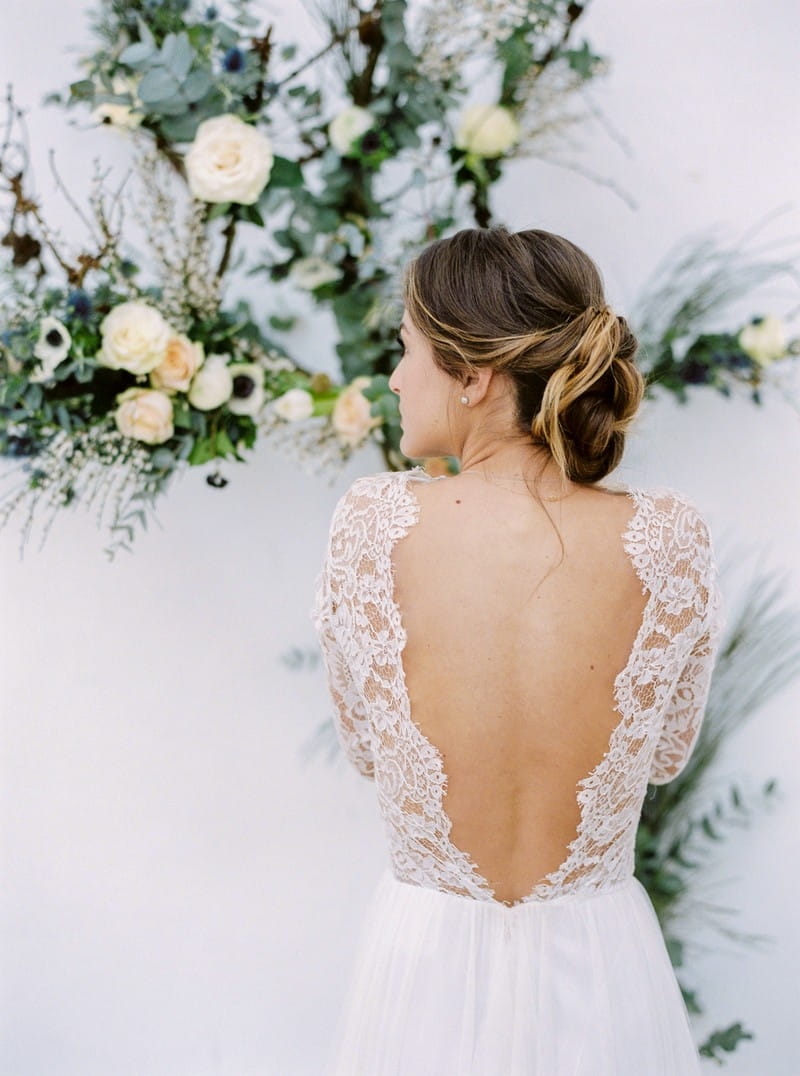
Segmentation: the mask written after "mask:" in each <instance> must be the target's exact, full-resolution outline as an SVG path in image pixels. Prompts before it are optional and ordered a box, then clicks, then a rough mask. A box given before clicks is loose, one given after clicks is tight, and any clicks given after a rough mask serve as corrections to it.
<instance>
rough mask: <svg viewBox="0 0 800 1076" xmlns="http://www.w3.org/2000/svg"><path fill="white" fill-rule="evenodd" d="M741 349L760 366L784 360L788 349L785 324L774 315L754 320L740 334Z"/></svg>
mask: <svg viewBox="0 0 800 1076" xmlns="http://www.w3.org/2000/svg"><path fill="white" fill-rule="evenodd" d="M739 347H740V348H741V349H742V351H744V352H745V354H746V355H749V356H750V358H751V359H752V360H753V361H754V362H757V363H758V364H759V366H766V365H767V364H768V363H770V362H773V361H774V360H775V359H782V358H783V356H784V355H785V354H786V348H787V343H786V331H785V329H784V327H783V322H782V321H780V319H779V318H776V317H775V316H774V315H772V314H768V315H767V317H765V318H756V319H754V320H753V321H752V322H751V324H750V325H747V326H745V328H744V329H742V331H741V332H740V333H739Z"/></svg>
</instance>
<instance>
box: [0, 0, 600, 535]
mask: <svg viewBox="0 0 800 1076" xmlns="http://www.w3.org/2000/svg"><path fill="white" fill-rule="evenodd" d="M251 7H252V4H251V3H250V0H235V2H231V3H228V4H225V5H224V8H225V10H224V11H223V10H222V5H221V6H220V7H217V6H216V5H210V6H209V5H207V4H203V5H196V4H193V3H190V0H166V2H164V3H159V4H155V3H152V2H151V0H125V2H124V3H123V2H122V0H104V2H103V3H102V4H101V6H100V9H99V11H98V12H97V14H96V16H95V17H94V22H93V31H94V34H95V36H96V38H97V39H98V42H99V47H98V49H97V51H96V52H94V53H93V54H92V55H90V56H88V57H86V58H85V59H84V60H83V61H82V66H83V68H84V76H83V77H82V78H81V79H79V80H78V81H76V82H74V83H73V84H72V85H71V86H70V90H69V94H68V95H67V96H62V95H60V94H51V95H50V96H49V98H48V100H49V101H50V102H51V103H55V104H59V105H62V106H64V107H67V108H83V109H88V110H89V112H90V114H91V116H92V118H93V120H94V121H95V122H96V123H98V124H103V125H106V126H108V127H109V128H112V129H114V131H116V132H123V133H124V134H126V136H127V137H128V138H129V140H130V142H131V149H132V155H133V165H134V168H135V169H136V172H137V174H138V176H139V178H140V180H141V190H142V191H143V193H144V203H145V207H144V208H142V207H141V205H140V206H139V208H138V209H137V213H138V216H139V219H140V220H142V222H143V224H144V226H145V228H146V234H147V236H148V237H149V243H150V250H149V251H148V254H149V256H150V258H151V259H152V261H153V262H154V263H155V264H154V266H145V265H140V264H137V262H136V260H135V259H134V258H132V257H131V256H130V254H129V252H127V250H126V248H125V243H124V235H123V229H122V219H123V199H122V192H120V191H119V190H118V191H116V192H111V191H109V190H108V189H107V186H106V185H107V177H104V176H102V175H98V176H97V178H96V181H95V184H94V187H93V192H92V196H91V198H90V207H91V218H87V217H86V216H85V215H84V213H83V210H82V209H81V208H80V207H79V206H78V205H77V204H76V203H75V202H74V200H73V202H72V204H73V207H74V208H75V209H76V210H77V211H78V212H79V213H80V214H81V216H82V217H83V219H84V221H85V223H86V225H87V228H88V230H89V232H90V235H91V237H92V240H91V243H90V244H89V245H90V248H91V249H89V250H82V251H80V252H79V253H77V254H74V253H73V254H70V253H68V252H67V251H66V250H65V249H64V248H63V244H61V243H60V241H59V240H58V238H57V237H56V234H55V233H54V232H53V231H52V230H51V229H50V228H49V227H48V225H47V223H46V220H45V218H44V215H43V212H42V210H41V207H40V205H39V203H38V201H37V199H36V197H35V194H34V193H33V192H32V191H30V190H28V185H27V171H28V169H27V165H28V160H27V153H26V150H25V145H26V141H25V137H24V131H23V129H22V128H23V116H22V113H21V112H20V111H19V110H18V109H17V108H16V107H15V105H14V103H13V101H12V100H11V99H9V122H8V125H7V128H6V135H5V140H4V142H3V144H2V147H0V183H2V185H3V188H4V191H0V196H2V194H3V193H4V194H5V200H6V202H7V205H8V209H9V226H8V229H7V231H6V234H5V235H4V236H3V237H2V245H3V247H4V248H6V250H7V253H8V255H9V257H8V262H9V264H8V266H7V272H6V287H5V288H4V289H2V291H0V375H2V389H1V392H2V395H0V452H2V453H3V454H6V455H8V456H15V457H18V458H21V460H22V462H23V467H22V481H21V482H20V484H19V486H18V488H17V489H16V490H14V491H12V493H11V494H7V495H6V498H5V500H4V502H3V503H2V506H1V507H0V523H2V522H5V521H6V520H7V519H8V518H9V517H10V516H11V515H12V514H14V513H16V511H17V510H18V509H21V508H23V507H27V509H28V516H27V519H26V523H25V525H24V528H23V536H24V538H26V537H27V536H28V534H29V533H30V529H31V527H32V525H33V521H34V514H35V512H36V511H38V510H39V509H41V508H45V509H46V510H49V512H50V521H52V519H53V518H54V517H55V515H56V514H57V513H58V511H60V510H61V508H63V507H64V506H65V505H68V504H71V503H75V502H79V501H82V502H83V503H85V504H87V505H93V504H96V505H97V509H98V519H99V520H101V521H103V522H104V523H105V524H106V525H107V526H108V527H109V528H110V530H111V533H112V539H113V541H112V545H111V547H110V552H112V553H113V551H114V549H116V548H119V547H121V546H123V547H124V546H126V545H127V544H128V543H129V542H130V540H131V539H132V538H133V535H134V532H135V528H136V527H137V526H138V525H146V522H147V513H148V510H150V509H152V506H153V504H154V503H155V500H156V499H157V497H158V496H159V495H160V494H161V493H163V491H164V490H165V488H166V486H167V485H168V483H169V481H170V480H171V478H172V477H173V475H174V474H175V473H176V472H177V471H178V470H179V468H180V467H181V466H183V465H184V464H188V465H199V464H206V463H209V462H212V461H220V460H226V459H236V460H242V459H244V458H245V455H244V454H245V452H246V451H247V450H248V449H251V448H252V447H253V445H254V444H255V442H256V440H257V438H258V436H259V435H262V436H271V437H273V438H274V439H275V440H276V441H277V442H279V443H282V444H285V445H288V446H289V447H291V448H292V449H293V450H294V451H295V453H296V454H297V455H298V457H299V458H300V459H301V460H302V461H303V462H304V463H309V464H310V465H311V466H314V467H321V466H326V465H328V466H329V465H336V464H337V463H340V462H341V461H343V460H345V459H346V458H347V457H348V456H349V455H350V454H351V453H352V452H353V451H354V450H355V449H357V448H358V447H359V446H360V445H362V444H364V443H365V441H366V440H367V439H369V438H373V439H374V440H376V441H377V442H378V443H379V444H380V445H381V447H382V449H383V451H384V455H385V457H386V460H387V465H388V466H389V467H392V468H396V467H404V466H407V465H408V462H409V461H407V460H406V458H405V457H404V456H402V454H401V453H400V452H399V449H398V447H397V446H398V443H399V435H400V429H399V420H398V413H397V406H396V399H395V397H394V395H393V394H392V393H390V392H389V389H388V379H389V375H390V374H391V372H392V369H393V368H394V365H395V364H396V362H397V361H398V359H399V347H398V344H397V341H396V329H397V320H398V311H397V310H396V309H395V308H394V304H393V300H395V299H396V295H397V274H398V270H399V267H400V266H401V265H402V264H403V263H404V261H405V260H406V257H407V253H408V251H409V250H410V249H412V248H415V247H417V246H418V245H420V244H421V243H423V242H424V241H426V240H429V239H432V238H435V237H437V236H439V235H441V234H443V233H444V232H445V231H446V230H447V229H449V228H451V227H453V226H455V225H456V224H457V223H459V222H460V223H462V224H468V223H470V222H477V223H478V224H482V225H483V224H487V223H489V221H490V219H491V214H490V209H489V191H490V188H491V186H492V184H493V183H495V182H496V181H497V179H498V178H499V176H500V174H501V172H502V168H503V166H504V165H505V163H506V162H507V161H509V160H510V159H512V158H513V157H514V156H515V155H519V154H521V153H522V152H524V151H525V150H526V148H530V146H531V145H532V144H533V142H535V141H536V140H537V139H538V140H539V141H540V142H544V141H546V140H547V139H549V140H551V141H552V140H553V139H554V138H556V136H557V132H558V129H559V126H563V125H565V124H567V123H569V122H574V120H575V118H576V117H575V116H574V115H573V114H572V113H570V111H569V102H570V101H571V100H573V99H574V98H575V96H576V94H577V91H578V90H579V89H580V87H581V86H582V85H583V84H584V83H585V82H586V81H587V80H588V79H591V78H592V77H594V76H595V75H596V74H598V73H600V71H601V70H602V69H603V64H602V61H601V60H600V58H599V57H597V56H595V55H594V54H593V53H592V51H591V49H590V47H589V46H588V44H587V43H586V42H582V43H581V45H580V47H577V48H576V47H573V46H572V44H571V41H570V38H571V35H572V32H573V29H574V26H575V23H576V22H577V21H578V19H579V18H580V16H581V14H582V13H583V10H584V6H583V5H582V4H579V3H566V2H564V0H556V2H552V0H515V2H514V3H511V4H509V3H500V2H498V0H476V2H474V3H473V5H472V6H471V8H470V11H469V13H468V14H467V16H466V17H465V14H464V12H463V11H462V10H461V9H460V8H459V9H458V10H456V5H455V4H454V3H453V0H434V2H432V3H429V4H426V5H425V7H424V9H423V10H421V11H420V13H419V14H418V16H417V17H416V20H414V19H412V18H411V17H410V15H409V12H408V11H407V6H406V3H405V0H375V2H374V3H373V4H372V6H371V7H368V8H367V9H366V10H362V8H361V7H359V6H358V4H356V3H355V2H354V0H346V2H345V3H337V4H334V3H330V4H328V5H325V6H323V7H322V9H321V10H320V20H321V42H320V47H319V48H318V49H317V50H316V51H315V52H308V53H306V54H304V55H301V54H300V50H299V49H298V47H297V46H296V45H294V44H292V43H288V44H285V45H281V44H279V43H278V42H277V41H276V40H274V37H275V31H274V27H271V26H267V27H266V28H261V27H260V25H259V22H258V20H257V19H256V18H254V17H253V15H252V14H251ZM454 27H458V29H457V30H455V31H454ZM468 75H469V77H468ZM473 75H475V76H476V77H480V78H483V79H484V81H485V82H486V84H487V85H489V86H491V87H492V88H491V89H490V90H489V94H490V99H489V100H485V101H483V102H477V103H475V102H473V101H471V100H470V101H468V100H467V98H468V90H469V87H470V86H471V85H472V81H473V79H472V77H471V76H473ZM544 117H547V122H546V123H544V120H543V118H544ZM180 221H182V222H183V224H182V227H181V226H179V223H178V222H180ZM243 231H249V233H250V239H251V240H253V239H255V238H260V239H261V240H262V241H263V249H262V250H261V251H260V252H259V253H258V255H257V256H256V257H255V258H253V259H251V264H249V265H247V266H246V267H245V266H243V264H242V257H244V253H241V256H240V257H239V259H238V261H237V259H235V258H234V257H233V255H234V251H235V248H237V244H238V241H239V239H240V236H241V233H242V232H243ZM251 245H252V244H251ZM153 268H154V269H155V273H154V278H152V277H151V279H150V280H149V282H145V277H146V271H147V270H152V269H153ZM254 274H261V275H265V276H266V277H267V278H268V280H269V281H272V282H274V283H275V285H276V288H275V289H273V290H274V291H275V292H276V303H275V306H276V307H279V302H280V300H279V299H278V298H277V286H278V285H279V283H280V282H283V283H282V284H281V286H286V285H288V286H289V287H294V288H296V289H299V290H300V291H303V292H305V293H307V294H309V295H310V296H311V297H312V298H313V300H314V302H315V303H316V304H318V305H319V306H320V307H323V308H328V309H329V310H331V311H332V313H333V315H334V318H335V322H336V326H337V330H338V335H339V340H338V343H337V344H336V353H337V356H338V361H339V364H340V366H341V380H339V379H334V378H332V377H331V376H329V375H327V374H324V373H320V372H314V371H312V370H308V369H304V368H303V367H301V366H300V365H299V364H298V363H296V362H295V361H294V360H293V359H292V358H291V356H290V355H289V353H288V348H287V347H286V346H285V345H284V344H282V343H281V338H282V335H283V334H285V333H286V332H287V331H289V330H290V329H291V328H292V324H293V322H292V319H290V318H286V317H285V316H281V313H280V310H279V309H278V310H275V309H274V308H273V313H272V316H271V317H268V318H267V319H266V321H265V322H260V321H259V320H258V319H256V318H255V317H254V316H253V314H252V313H251V311H250V309H249V307H248V306H247V304H246V303H244V302H243V301H239V302H238V303H236V304H234V305H232V304H231V303H230V301H229V300H227V301H226V288H227V287H228V286H229V285H230V283H231V281H232V279H235V278H236V277H237V276H239V277H240V278H242V277H244V276H249V275H254ZM208 481H209V482H210V483H211V484H212V485H223V484H225V479H223V478H222V476H221V474H219V472H215V473H213V474H211V475H209V477H208ZM48 526H49V523H48ZM45 533H46V531H45Z"/></svg>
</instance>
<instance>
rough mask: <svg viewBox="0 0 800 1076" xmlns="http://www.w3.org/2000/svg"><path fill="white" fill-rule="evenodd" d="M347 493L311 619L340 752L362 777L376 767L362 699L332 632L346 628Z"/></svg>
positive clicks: (336, 514) (338, 509) (372, 773)
mask: <svg viewBox="0 0 800 1076" xmlns="http://www.w3.org/2000/svg"><path fill="white" fill-rule="evenodd" d="M350 499H351V493H350V491H349V492H348V493H346V494H345V495H344V496H343V497H342V498H341V499H340V501H339V503H338V504H337V506H336V509H335V511H334V515H333V521H332V523H331V531H330V538H329V542H328V550H327V554H326V557H325V563H324V565H323V567H322V571H321V572H320V574H319V576H318V577H317V583H316V589H315V596H314V605H313V608H312V610H311V619H312V620H313V622H314V626H315V628H316V630H317V634H318V636H319V642H320V648H321V651H322V659H323V662H324V665H325V669H326V672H327V679H328V693H329V695H330V698H331V702H332V703H333V723H334V727H335V729H336V735H337V737H338V739H339V743H340V744H341V745H342V750H343V751H344V753H345V756H346V757H347V758H348V759H349V760H350V762H352V763H353V765H354V766H355V767H356V769H357V770H358V772H359V773H362V774H363V775H364V776H365V777H374V776H375V767H374V759H373V753H372V746H371V738H370V729H369V721H368V718H367V712H366V706H365V702H364V699H363V696H362V695H361V692H360V691H359V689H358V686H357V684H356V681H355V678H354V676H353V672H354V670H353V669H352V668H351V665H350V663H349V662H348V660H347V654H346V651H345V648H344V647H343V646H342V645H341V643H340V641H339V636H338V634H337V631H338V630H346V627H347V624H348V610H349V602H348V601H347V595H346V592H347V590H348V588H347V585H346V584H347V579H348V571H347V559H348V558H347V552H348V550H349V549H351V548H352V543H348V542H346V541H345V540H344V539H345V535H346V533H347V518H348V514H349V513H348V505H349V502H350ZM351 649H352V648H351Z"/></svg>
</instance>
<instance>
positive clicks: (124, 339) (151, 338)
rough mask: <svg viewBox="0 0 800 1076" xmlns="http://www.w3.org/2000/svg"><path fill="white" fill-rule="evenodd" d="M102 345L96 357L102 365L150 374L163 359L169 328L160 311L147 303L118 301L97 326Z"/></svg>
mask: <svg viewBox="0 0 800 1076" xmlns="http://www.w3.org/2000/svg"><path fill="white" fill-rule="evenodd" d="M100 332H101V333H102V336H103V346H102V348H101V349H100V353H99V355H98V356H97V361H98V362H99V363H100V365H101V366H110V367H111V369H112V370H128V371H129V373H132V374H149V373H150V371H151V370H155V368H156V366H158V365H159V364H160V363H162V362H163V361H164V356H165V355H166V353H167V345H168V344H169V338H170V336H171V335H172V330H171V329H170V327H169V325H168V324H167V323H166V321H164V319H163V318H162V317H161V315H160V314H159V312H158V311H157V310H156V309H155V308H154V307H152V306H148V305H147V303H142V302H138V301H137V302H130V303H120V305H119V306H115V307H114V309H113V310H112V311H111V313H110V314H107V315H106V317H105V318H103V321H102V323H101V325H100Z"/></svg>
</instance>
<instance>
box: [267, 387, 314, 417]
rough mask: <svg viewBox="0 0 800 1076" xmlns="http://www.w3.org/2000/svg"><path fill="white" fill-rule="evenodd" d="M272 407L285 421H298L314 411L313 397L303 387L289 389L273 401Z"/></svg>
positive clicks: (309, 415)
mask: <svg viewBox="0 0 800 1076" xmlns="http://www.w3.org/2000/svg"><path fill="white" fill-rule="evenodd" d="M272 408H273V410H274V411H275V414H276V415H278V416H279V417H280V418H282V419H285V420H286V422H298V421H299V420H301V419H304V418H310V417H311V415H312V414H313V413H314V397H313V396H312V395H311V393H310V392H306V390H305V389H289V391H288V392H284V394H283V396H279V397H278V398H277V400H275V401H273V404H272Z"/></svg>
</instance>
